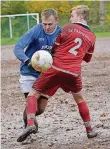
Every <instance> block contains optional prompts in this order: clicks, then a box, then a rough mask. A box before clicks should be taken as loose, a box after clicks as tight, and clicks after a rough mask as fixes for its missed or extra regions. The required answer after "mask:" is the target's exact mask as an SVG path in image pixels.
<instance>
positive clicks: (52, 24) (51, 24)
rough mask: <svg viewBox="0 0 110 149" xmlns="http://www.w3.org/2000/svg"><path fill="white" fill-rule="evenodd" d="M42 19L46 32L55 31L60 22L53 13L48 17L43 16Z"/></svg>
mask: <svg viewBox="0 0 110 149" xmlns="http://www.w3.org/2000/svg"><path fill="white" fill-rule="evenodd" d="M41 19H42V25H43V28H44V30H45V32H46V33H52V32H54V30H55V28H56V25H57V24H58V21H57V20H56V19H55V17H54V16H53V15H51V16H49V17H48V18H45V16H43V17H42V18H41Z"/></svg>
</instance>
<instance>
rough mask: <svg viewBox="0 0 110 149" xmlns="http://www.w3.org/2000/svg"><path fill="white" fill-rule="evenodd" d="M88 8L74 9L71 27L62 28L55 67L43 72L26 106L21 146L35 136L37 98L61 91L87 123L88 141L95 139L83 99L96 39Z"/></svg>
mask: <svg viewBox="0 0 110 149" xmlns="http://www.w3.org/2000/svg"><path fill="white" fill-rule="evenodd" d="M88 15H89V8H88V7H87V6H85V5H80V6H76V7H74V8H72V10H71V18H70V21H71V23H72V24H66V25H64V26H63V28H62V31H61V33H60V34H59V36H58V37H57V39H56V42H55V45H54V46H53V50H54V54H53V65H52V67H51V68H50V69H48V70H47V71H45V72H43V73H42V74H41V75H40V77H39V78H38V79H37V80H36V81H35V83H34V85H33V90H32V91H31V92H30V93H29V95H28V97H27V102H26V114H27V125H28V126H27V127H26V129H25V130H24V131H23V133H22V134H21V135H20V136H19V138H18V140H17V141H18V142H22V141H23V140H25V139H26V138H27V136H28V135H30V134H31V133H36V132H37V130H36V126H35V124H34V121H35V113H36V112H37V110H38V106H37V104H38V98H39V97H40V96H41V95H43V96H45V97H49V96H53V95H54V94H55V92H56V91H57V89H58V88H62V89H63V90H64V91H65V92H71V93H72V95H73V97H74V100H75V101H76V103H77V105H78V109H79V113H80V116H81V118H82V120H83V122H84V125H85V128H86V132H87V137H88V138H93V137H96V136H97V133H96V132H94V131H93V129H92V127H91V123H90V113H89V108H88V106H87V103H86V101H85V99H84V97H83V95H82V92H81V90H82V79H81V63H82V62H83V61H86V62H89V61H90V60H91V58H92V54H93V52H94V44H95V40H96V37H95V35H94V34H93V33H92V32H91V30H90V28H89V26H88V25H87V19H88Z"/></svg>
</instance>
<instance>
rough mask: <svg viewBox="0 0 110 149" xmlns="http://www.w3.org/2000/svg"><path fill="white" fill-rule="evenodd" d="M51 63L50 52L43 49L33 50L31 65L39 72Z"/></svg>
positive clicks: (47, 67)
mask: <svg viewBox="0 0 110 149" xmlns="http://www.w3.org/2000/svg"><path fill="white" fill-rule="evenodd" d="M52 63H53V58H52V56H51V54H50V53H49V52H48V51H45V50H39V51H37V52H35V53H34V54H33V56H32V58H31V64H32V67H33V68H34V69H35V70H37V71H39V72H43V71H46V70H47V69H49V68H50V67H51V65H52Z"/></svg>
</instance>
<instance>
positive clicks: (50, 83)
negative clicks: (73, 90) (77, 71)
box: [17, 68, 59, 142]
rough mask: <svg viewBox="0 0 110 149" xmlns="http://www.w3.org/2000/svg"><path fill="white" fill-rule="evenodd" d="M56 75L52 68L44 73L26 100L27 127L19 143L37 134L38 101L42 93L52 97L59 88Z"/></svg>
mask: <svg viewBox="0 0 110 149" xmlns="http://www.w3.org/2000/svg"><path fill="white" fill-rule="evenodd" d="M56 73H57V72H56V71H55V73H54V70H53V69H52V68H51V69H49V70H48V71H46V72H45V73H42V74H41V75H40V76H39V78H38V79H37V80H36V81H35V83H34V85H33V89H32V90H31V92H30V93H29V95H28V97H27V100H26V115H27V127H26V129H25V130H24V131H23V133H22V134H21V135H20V136H19V138H18V139H17V141H18V142H22V141H24V140H25V139H26V138H27V136H29V135H30V134H31V133H36V132H37V128H36V126H35V123H34V121H35V115H36V112H38V99H39V97H40V96H41V94H40V93H42V94H43V95H44V94H46V95H47V96H52V95H54V93H55V92H56V90H57V89H58V88H59V86H58V85H57V84H56V79H55V77H56Z"/></svg>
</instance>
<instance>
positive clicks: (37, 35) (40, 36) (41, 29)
mask: <svg viewBox="0 0 110 149" xmlns="http://www.w3.org/2000/svg"><path fill="white" fill-rule="evenodd" d="M41 21H42V23H40V24H38V25H35V26H34V27H33V28H31V29H30V30H29V31H28V32H26V33H25V34H24V35H23V36H22V37H21V38H20V39H19V40H18V42H17V43H16V45H15V47H14V54H15V56H16V57H17V58H18V59H19V60H20V61H21V66H20V79H19V82H20V85H21V89H22V92H23V93H24V95H25V98H27V95H28V93H29V92H30V90H31V88H32V85H33V83H34V81H35V80H36V78H38V76H39V74H40V73H39V72H37V71H36V70H34V69H33V68H32V67H31V66H30V65H29V64H30V60H31V57H32V55H33V54H34V53H35V52H36V51H38V50H41V49H42V50H47V51H49V52H51V49H52V46H53V44H54V42H55V39H56V37H57V36H58V34H59V32H60V31H61V28H60V26H58V25H57V24H58V14H57V12H56V11H55V10H54V9H46V10H44V11H43V12H42V13H41ZM46 105H47V98H46V97H43V96H42V97H40V98H39V101H38V109H39V110H38V112H37V113H36V115H39V114H41V113H43V112H44V110H45V107H46ZM23 119H24V123H25V127H26V126H27V117H26V110H24V113H23ZM35 123H36V122H35ZM36 125H37V123H36Z"/></svg>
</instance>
